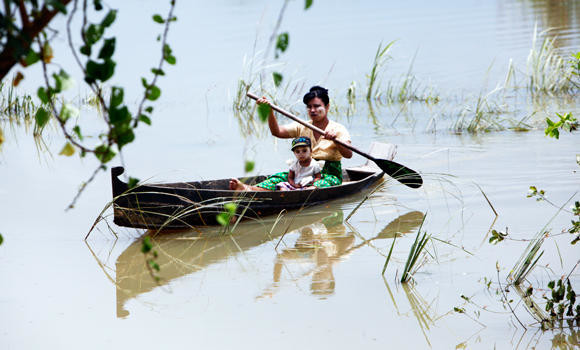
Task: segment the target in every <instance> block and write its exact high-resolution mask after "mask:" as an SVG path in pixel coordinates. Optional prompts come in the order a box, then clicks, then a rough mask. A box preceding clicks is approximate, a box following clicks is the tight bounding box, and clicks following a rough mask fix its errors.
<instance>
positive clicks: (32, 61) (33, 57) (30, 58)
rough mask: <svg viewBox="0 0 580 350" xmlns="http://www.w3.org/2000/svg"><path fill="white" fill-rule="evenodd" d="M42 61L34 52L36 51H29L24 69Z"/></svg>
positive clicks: (25, 58)
mask: <svg viewBox="0 0 580 350" xmlns="http://www.w3.org/2000/svg"><path fill="white" fill-rule="evenodd" d="M38 61H40V56H39V55H38V54H37V53H36V52H34V50H28V54H26V57H24V64H23V66H24V67H28V66H30V65H33V64H35V63H36V62H38Z"/></svg>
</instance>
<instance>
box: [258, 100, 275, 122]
mask: <svg viewBox="0 0 580 350" xmlns="http://www.w3.org/2000/svg"><path fill="white" fill-rule="evenodd" d="M271 110H272V107H270V105H269V104H267V103H263V104H259V105H258V117H260V120H261V121H263V122H264V123H265V122H266V121H267V120H268V117H269V116H270V111H271Z"/></svg>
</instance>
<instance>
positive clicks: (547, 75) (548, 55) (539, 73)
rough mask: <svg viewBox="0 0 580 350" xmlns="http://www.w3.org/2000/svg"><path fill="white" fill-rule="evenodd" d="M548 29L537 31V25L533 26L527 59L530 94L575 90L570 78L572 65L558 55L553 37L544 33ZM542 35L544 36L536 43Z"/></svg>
mask: <svg viewBox="0 0 580 350" xmlns="http://www.w3.org/2000/svg"><path fill="white" fill-rule="evenodd" d="M548 31H549V30H546V31H542V32H540V33H538V28H537V25H536V27H535V28H534V35H533V38H532V49H531V50H530V54H529V55H528V60H527V68H528V75H529V82H528V88H529V89H530V91H531V92H532V94H538V93H547V94H558V93H573V92H574V91H575V90H577V86H576V85H575V84H574V83H573V80H572V79H573V76H574V75H573V72H574V67H573V66H572V65H571V64H569V62H568V60H566V59H564V58H563V57H562V56H560V54H559V53H558V50H557V49H556V46H555V45H554V41H555V38H549V37H548V36H546V35H545V34H546V33H547V32H548ZM542 36H545V37H544V39H543V40H542V43H541V45H538V43H539V39H540V38H541V37H542Z"/></svg>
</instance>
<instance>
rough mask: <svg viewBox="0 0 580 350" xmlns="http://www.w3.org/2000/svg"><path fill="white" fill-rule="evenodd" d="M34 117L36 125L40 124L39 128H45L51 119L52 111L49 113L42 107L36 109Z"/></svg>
mask: <svg viewBox="0 0 580 350" xmlns="http://www.w3.org/2000/svg"><path fill="white" fill-rule="evenodd" d="M34 119H36V125H38V127H39V128H43V127H44V126H45V125H46V123H48V120H49V119H50V113H48V111H47V110H46V109H44V108H42V107H40V108H38V110H37V111H36V114H35V115H34Z"/></svg>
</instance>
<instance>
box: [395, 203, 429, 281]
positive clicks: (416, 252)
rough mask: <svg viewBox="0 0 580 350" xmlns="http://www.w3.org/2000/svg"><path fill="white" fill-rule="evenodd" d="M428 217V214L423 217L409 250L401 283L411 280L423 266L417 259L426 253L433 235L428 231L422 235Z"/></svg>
mask: <svg viewBox="0 0 580 350" xmlns="http://www.w3.org/2000/svg"><path fill="white" fill-rule="evenodd" d="M426 217H427V215H425V216H424V217H423V221H422V222H421V226H420V227H419V230H418V231H417V236H416V237H415V241H414V242H413V245H411V249H410V250H409V256H408V257H407V262H406V263H405V267H404V268H403V274H402V275H401V283H407V282H409V280H410V279H411V278H412V277H413V275H414V274H415V273H416V272H417V270H418V269H419V268H420V267H421V264H417V261H418V259H419V257H420V256H421V255H422V254H423V253H424V252H423V250H424V249H425V245H426V244H427V242H428V241H429V239H430V238H431V235H427V232H424V233H423V235H422V236H421V228H422V227H423V224H424V223H425V218H426Z"/></svg>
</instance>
